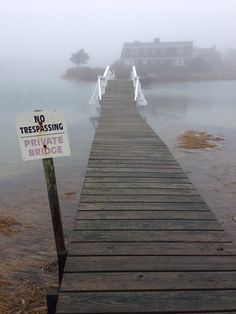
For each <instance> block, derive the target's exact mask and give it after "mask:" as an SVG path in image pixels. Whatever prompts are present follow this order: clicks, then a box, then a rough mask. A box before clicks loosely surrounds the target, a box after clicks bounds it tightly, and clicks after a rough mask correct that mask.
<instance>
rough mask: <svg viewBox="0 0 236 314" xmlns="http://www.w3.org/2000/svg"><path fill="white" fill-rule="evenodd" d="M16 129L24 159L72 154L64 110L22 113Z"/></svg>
mask: <svg viewBox="0 0 236 314" xmlns="http://www.w3.org/2000/svg"><path fill="white" fill-rule="evenodd" d="M16 131H17V135H18V138H19V142H20V148H21V152H22V157H23V160H36V159H43V158H54V157H63V156H70V145H69V141H68V136H67V128H66V123H65V119H64V114H63V111H62V110H50V111H46V110H45V111H44V110H42V111H35V112H26V113H20V114H18V115H17V118H16Z"/></svg>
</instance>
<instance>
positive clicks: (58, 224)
mask: <svg viewBox="0 0 236 314" xmlns="http://www.w3.org/2000/svg"><path fill="white" fill-rule="evenodd" d="M43 168H44V174H45V179H46V184H47V191H48V200H49V205H50V210H51V217H52V224H53V232H54V238H55V243H56V249H57V259H58V273H59V283H61V280H62V275H63V270H64V266H65V261H66V256H67V251H66V248H65V242H64V234H63V227H62V220H61V210H60V202H59V197H58V193H57V183H56V174H55V170H54V163H53V159H52V158H45V159H43Z"/></svg>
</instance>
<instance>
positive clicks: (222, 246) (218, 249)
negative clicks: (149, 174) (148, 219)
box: [69, 242, 236, 256]
mask: <svg viewBox="0 0 236 314" xmlns="http://www.w3.org/2000/svg"><path fill="white" fill-rule="evenodd" d="M69 248H70V250H69V256H109V255H114V256H122V255H125V256H127V255H131V256H162V255H164V256H183V255H184V256H198V255H199V256H211V255H213V256H219V255H223V256H225V255H235V249H236V247H235V245H232V244H231V243H182V242H180V243H176V242H175V243H173V242H166V243H154V242H149V243H147V242H106V243H99V242H92V243H91V242H72V243H71V244H70V247H69Z"/></svg>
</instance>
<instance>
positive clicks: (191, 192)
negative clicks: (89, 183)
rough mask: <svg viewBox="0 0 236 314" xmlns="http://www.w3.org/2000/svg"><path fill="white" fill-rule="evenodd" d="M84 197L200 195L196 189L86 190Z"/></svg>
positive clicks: (84, 190)
mask: <svg viewBox="0 0 236 314" xmlns="http://www.w3.org/2000/svg"><path fill="white" fill-rule="evenodd" d="M83 195H113V196H115V195H199V193H198V192H197V191H196V190H195V189H181V188H172V189H168V188H162V189H161V188H157V189H153V188H149V189H148V188H144V189H143V188H142V189H141V188H136V189H132V188H116V189H113V188H102V189H100V188H96V189H95V188H93V189H91V188H84V189H83Z"/></svg>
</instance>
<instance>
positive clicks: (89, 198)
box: [80, 194, 202, 203]
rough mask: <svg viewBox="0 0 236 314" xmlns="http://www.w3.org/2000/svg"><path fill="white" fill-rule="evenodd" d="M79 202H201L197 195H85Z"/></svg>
mask: <svg viewBox="0 0 236 314" xmlns="http://www.w3.org/2000/svg"><path fill="white" fill-rule="evenodd" d="M80 202H81V203H97V202H98V203H103V202H107V203H117V202H118V203H119V202H120V203H133V202H140V203H156V202H160V203H162V202H167V203H169V202H176V203H178V202H179V203H189V202H202V198H201V196H199V195H190V196H188V195H85V194H82V196H81V198H80Z"/></svg>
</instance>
